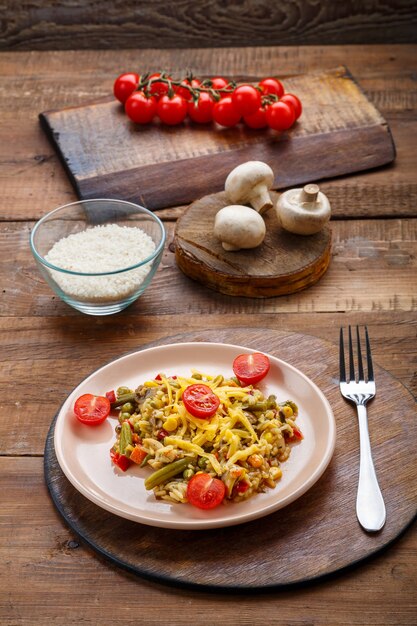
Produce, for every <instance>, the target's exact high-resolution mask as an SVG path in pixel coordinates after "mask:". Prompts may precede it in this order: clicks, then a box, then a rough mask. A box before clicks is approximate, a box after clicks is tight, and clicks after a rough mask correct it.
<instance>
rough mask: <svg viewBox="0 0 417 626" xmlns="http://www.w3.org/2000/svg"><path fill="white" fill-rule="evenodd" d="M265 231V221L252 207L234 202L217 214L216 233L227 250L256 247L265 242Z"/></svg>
mask: <svg viewBox="0 0 417 626" xmlns="http://www.w3.org/2000/svg"><path fill="white" fill-rule="evenodd" d="M265 232H266V228H265V222H264V221H263V219H262V217H261V216H260V215H259V213H257V212H256V211H254V210H253V209H251V208H250V207H247V206H240V205H238V204H233V205H230V206H226V207H224V208H223V209H220V211H219V212H218V213H217V214H216V218H215V221H214V235H215V236H216V237H217V239H219V240H220V241H221V242H222V246H223V248H224V249H225V250H240V249H241V248H256V246H259V245H260V244H261V243H262V242H263V240H264V238H265Z"/></svg>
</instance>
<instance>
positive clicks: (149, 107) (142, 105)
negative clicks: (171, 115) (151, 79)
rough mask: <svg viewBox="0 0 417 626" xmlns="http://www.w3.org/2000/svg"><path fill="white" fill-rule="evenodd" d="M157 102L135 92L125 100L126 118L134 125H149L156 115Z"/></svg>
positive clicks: (141, 92) (151, 97) (140, 92)
mask: <svg viewBox="0 0 417 626" xmlns="http://www.w3.org/2000/svg"><path fill="white" fill-rule="evenodd" d="M156 109H157V100H156V98H154V97H153V96H150V97H148V96H146V95H145V94H144V93H143V91H136V92H135V93H133V94H132V95H131V96H129V98H128V99H127V100H126V104H125V111H126V113H127V116H128V117H129V118H130V119H131V120H132V122H135V123H136V124H149V122H151V121H152V120H153V118H154V117H155V115H156Z"/></svg>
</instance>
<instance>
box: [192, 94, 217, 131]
mask: <svg viewBox="0 0 417 626" xmlns="http://www.w3.org/2000/svg"><path fill="white" fill-rule="evenodd" d="M213 106H214V100H213V98H212V97H211V96H210V94H208V93H205V92H204V91H203V92H202V93H200V97H199V99H198V100H197V102H189V103H188V115H189V116H190V118H191V119H192V120H193V122H197V123H198V124H207V123H208V122H211V121H212V120H213Z"/></svg>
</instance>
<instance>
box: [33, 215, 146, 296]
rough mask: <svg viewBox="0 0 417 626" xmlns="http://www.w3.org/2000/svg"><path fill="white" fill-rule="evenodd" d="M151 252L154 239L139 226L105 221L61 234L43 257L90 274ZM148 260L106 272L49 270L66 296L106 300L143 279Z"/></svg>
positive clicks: (136, 260)
mask: <svg viewBox="0 0 417 626" xmlns="http://www.w3.org/2000/svg"><path fill="white" fill-rule="evenodd" d="M153 252H155V243H154V242H153V240H152V238H151V237H150V236H149V235H147V234H146V233H145V232H144V231H143V230H142V229H141V228H137V227H131V226H119V225H118V224H106V225H103V226H94V227H92V228H88V229H86V230H83V231H81V232H79V233H74V234H72V235H69V236H68V237H63V238H62V239H60V240H59V241H57V242H56V243H55V244H54V246H53V247H52V248H51V250H50V251H49V252H48V254H47V255H46V256H45V259H46V260H47V261H48V262H49V263H52V264H53V265H56V266H57V267H60V268H62V269H64V270H69V271H71V272H82V273H89V274H94V273H96V272H112V271H115V270H119V269H123V268H125V267H131V266H132V265H137V264H138V263H140V262H141V261H144V260H145V259H146V258H148V257H149V256H150V255H152V254H153ZM151 263H152V262H149V263H147V264H146V265H144V266H142V267H138V268H136V269H133V270H129V271H127V272H121V273H120V274H109V275H106V276H77V275H73V274H65V273H63V272H58V271H56V270H49V271H50V273H51V275H52V277H53V279H54V280H55V282H56V283H57V284H58V286H59V287H60V288H61V289H62V291H64V292H65V293H66V294H67V295H68V296H71V297H73V298H76V299H77V300H80V301H88V302H110V301H118V300H122V299H124V298H126V297H128V296H130V295H131V294H133V293H135V292H136V291H137V289H139V287H140V285H141V284H142V283H143V281H144V280H145V279H146V276H147V275H148V273H149V271H150V269H151Z"/></svg>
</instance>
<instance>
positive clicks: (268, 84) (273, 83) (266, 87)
mask: <svg viewBox="0 0 417 626" xmlns="http://www.w3.org/2000/svg"><path fill="white" fill-rule="evenodd" d="M259 87H260V88H261V89H262V91H263V92H264V93H265V94H268V93H270V94H273V95H274V96H278V98H280V97H281V96H282V95H283V94H284V87H283V86H282V83H280V82H279V80H278V79H277V78H264V79H263V80H261V82H260V83H259Z"/></svg>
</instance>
